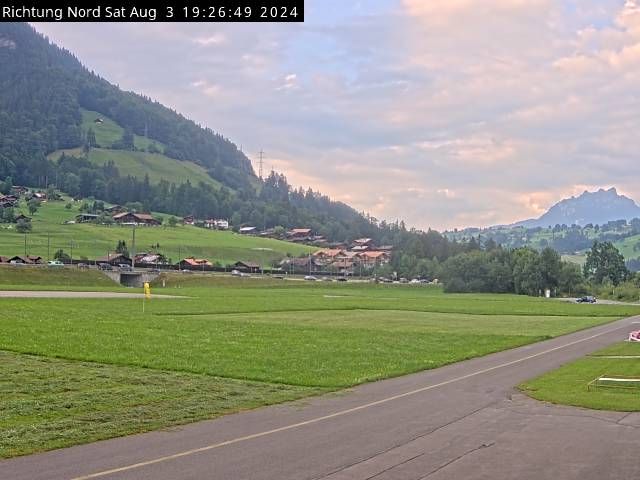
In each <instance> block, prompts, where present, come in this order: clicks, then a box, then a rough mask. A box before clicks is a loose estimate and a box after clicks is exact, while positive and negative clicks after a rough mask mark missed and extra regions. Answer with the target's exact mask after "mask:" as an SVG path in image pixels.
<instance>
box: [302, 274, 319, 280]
mask: <svg viewBox="0 0 640 480" xmlns="http://www.w3.org/2000/svg"><path fill="white" fill-rule="evenodd" d="M304 279H305V280H307V281H309V282H315V281H316V280H318V279H317V278H316V277H314V276H313V275H305V277H304Z"/></svg>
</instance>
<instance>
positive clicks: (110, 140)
mask: <svg viewBox="0 0 640 480" xmlns="http://www.w3.org/2000/svg"><path fill="white" fill-rule="evenodd" d="M80 111H81V113H82V125H81V127H80V128H82V131H83V132H84V133H86V132H87V131H88V130H89V129H92V130H93V132H94V133H95V135H96V142H97V144H98V146H99V147H102V148H111V146H112V145H113V144H114V143H115V142H117V141H119V140H121V139H122V134H123V133H124V129H123V128H122V127H121V126H120V125H118V124H117V123H116V122H114V121H113V120H111V119H110V118H109V117H107V116H106V115H103V114H102V113H100V112H94V111H91V110H85V109H84V108H81V109H80ZM97 118H100V119H102V123H96V122H95V120H96V119H97ZM133 144H134V146H135V147H136V149H138V150H146V149H147V148H149V145H151V144H155V146H156V147H157V148H158V150H160V152H162V153H164V148H165V146H164V144H163V143H161V142H158V141H155V140H151V139H149V138H147V137H141V136H140V135H134V136H133Z"/></svg>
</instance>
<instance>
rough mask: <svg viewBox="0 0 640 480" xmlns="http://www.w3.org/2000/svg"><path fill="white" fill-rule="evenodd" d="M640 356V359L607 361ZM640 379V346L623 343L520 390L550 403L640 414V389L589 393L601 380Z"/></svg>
mask: <svg viewBox="0 0 640 480" xmlns="http://www.w3.org/2000/svg"><path fill="white" fill-rule="evenodd" d="M608 356H637V357H639V358H606V357H608ZM604 375H606V376H610V375H615V376H621V377H640V344H637V343H626V342H623V343H619V344H616V345H613V346H612V347H609V348H606V349H604V350H600V351H598V352H596V353H594V354H592V355H590V356H587V357H585V358H582V359H580V360H578V361H576V362H573V363H570V364H568V365H564V366H563V367H561V368H559V369H557V370H554V371H552V372H549V373H547V374H545V375H542V376H541V377H538V378H536V379H534V380H531V381H529V382H526V383H524V384H523V385H521V386H520V388H521V389H522V391H524V392H525V393H526V394H527V395H529V396H531V397H533V398H535V399H537V400H542V401H546V402H552V403H557V404H562V405H573V406H576V407H584V408H591V409H595V410H613V411H622V412H638V411H640V389H635V390H625V389H610V388H598V389H593V388H592V389H588V388H587V385H588V384H589V382H591V381H592V380H594V379H595V378H597V377H600V376H604Z"/></svg>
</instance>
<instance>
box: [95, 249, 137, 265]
mask: <svg viewBox="0 0 640 480" xmlns="http://www.w3.org/2000/svg"><path fill="white" fill-rule="evenodd" d="M96 263H108V264H110V265H120V264H127V265H131V258H129V257H127V256H126V255H123V254H121V253H117V252H113V253H109V254H108V255H107V256H106V257H100V258H96Z"/></svg>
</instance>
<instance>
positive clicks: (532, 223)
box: [514, 188, 640, 227]
mask: <svg viewBox="0 0 640 480" xmlns="http://www.w3.org/2000/svg"><path fill="white" fill-rule="evenodd" d="M633 218H640V207H639V206H638V205H637V204H636V202H635V201H633V200H632V199H630V198H629V197H626V196H624V195H620V194H618V191H617V190H616V189H615V188H610V189H609V190H605V189H602V188H601V189H600V190H598V191H596V192H587V191H585V192H584V193H583V194H582V195H580V196H578V197H571V198H567V199H564V200H562V201H560V202H558V203H556V204H555V205H554V206H553V207H551V208H550V209H549V210H548V211H547V212H546V213H545V214H544V215H542V216H541V217H540V218H536V219H530V220H524V221H522V222H518V223H516V224H514V226H524V227H548V226H554V225H558V224H560V225H563V224H565V225H574V224H577V225H581V226H584V225H587V224H589V223H592V224H594V225H602V224H604V223H607V222H609V221H612V220H623V219H624V220H631V219H633Z"/></svg>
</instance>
